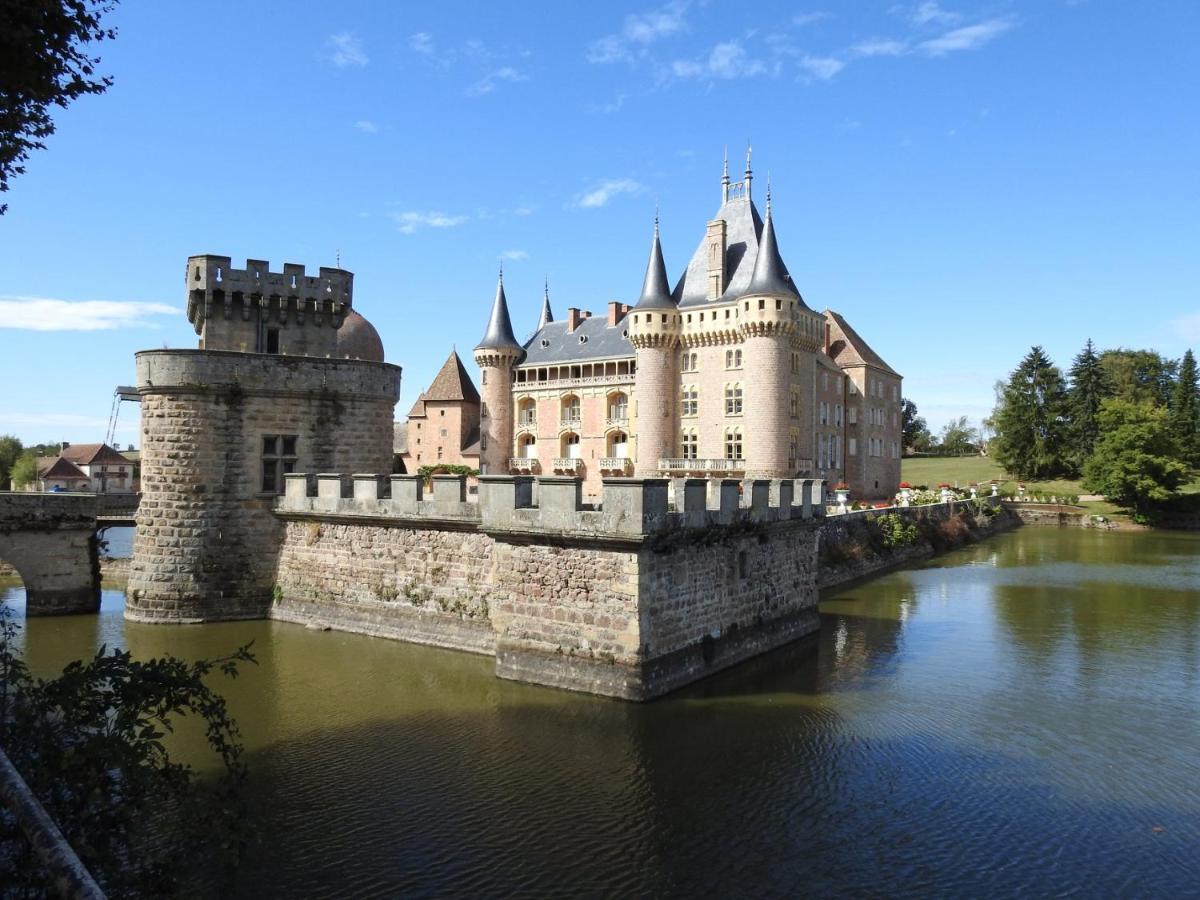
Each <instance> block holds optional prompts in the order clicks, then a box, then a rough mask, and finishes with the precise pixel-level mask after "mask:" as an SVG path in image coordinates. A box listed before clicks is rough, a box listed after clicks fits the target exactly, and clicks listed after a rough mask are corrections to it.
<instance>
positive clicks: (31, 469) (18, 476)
mask: <svg viewBox="0 0 1200 900" xmlns="http://www.w3.org/2000/svg"><path fill="white" fill-rule="evenodd" d="M9 477H10V478H11V479H12V486H13V488H14V489H20V488H23V487H25V486H26V485H27V484H31V483H33V482H34V481H37V455H36V454H35V453H34V452H33V451H32V450H26V451H25V452H24V453H22V454H21V455H20V456H19V457H18V458H17V461H16V462H15V463H13V467H12V470H11V471H10V473H9Z"/></svg>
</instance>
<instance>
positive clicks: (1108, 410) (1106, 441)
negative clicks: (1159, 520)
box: [1083, 398, 1188, 516]
mask: <svg viewBox="0 0 1200 900" xmlns="http://www.w3.org/2000/svg"><path fill="white" fill-rule="evenodd" d="M1099 424H1100V437H1099V439H1098V440H1097V441H1096V448H1095V450H1094V452H1093V453H1092V456H1091V458H1090V459H1089V460H1088V461H1087V464H1086V465H1085V466H1084V467H1083V484H1084V486H1085V487H1086V488H1087V489H1088V490H1091V491H1097V492H1098V493H1102V494H1104V496H1105V497H1107V498H1108V499H1109V500H1111V501H1112V502H1114V503H1117V504H1120V505H1121V506H1126V507H1130V508H1132V509H1133V510H1134V511H1135V512H1136V513H1137V514H1139V515H1141V516H1145V515H1147V514H1148V513H1150V512H1152V510H1153V508H1154V506H1155V505H1156V504H1159V503H1162V502H1164V501H1166V500H1169V499H1171V497H1172V496H1173V495H1174V493H1175V490H1176V489H1177V488H1178V487H1179V486H1180V485H1181V484H1183V483H1184V481H1185V480H1186V479H1187V476H1188V467H1187V466H1186V465H1185V464H1184V463H1183V461H1182V460H1181V459H1180V448H1179V444H1178V443H1177V442H1176V440H1175V436H1174V435H1173V434H1172V433H1171V426H1170V423H1169V422H1168V418H1167V411H1166V410H1165V409H1162V408H1161V407H1155V406H1151V405H1150V404H1147V403H1130V402H1129V401H1128V400H1122V399H1116V398H1111V399H1108V400H1105V401H1104V402H1103V403H1102V404H1101V406H1100V416H1099Z"/></svg>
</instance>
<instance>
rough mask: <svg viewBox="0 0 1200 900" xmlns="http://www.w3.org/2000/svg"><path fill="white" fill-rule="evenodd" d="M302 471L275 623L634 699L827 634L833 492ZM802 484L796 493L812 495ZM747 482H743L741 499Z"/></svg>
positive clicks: (280, 510) (290, 500)
mask: <svg viewBox="0 0 1200 900" xmlns="http://www.w3.org/2000/svg"><path fill="white" fill-rule="evenodd" d="M539 482H540V483H539V484H538V490H537V498H538V502H537V505H536V506H535V505H534V503H533V479H531V478H525V477H519V476H482V477H481V478H480V489H479V497H478V502H471V501H469V500H468V499H467V497H466V493H465V482H464V479H462V478H461V477H456V476H435V478H434V480H433V493H432V495H431V496H427V495H426V494H425V490H424V484H423V482H422V481H421V479H419V478H417V477H414V476H403V475H394V476H391V478H390V479H387V480H384V479H382V478H379V477H376V476H369V475H359V476H354V477H350V476H345V475H338V474H328V475H318V476H315V477H313V476H309V475H304V474H298V475H293V476H290V477H289V478H288V486H287V491H286V494H285V496H284V498H283V499H282V500H281V501H280V502H279V503H278V505H277V508H276V515H277V516H278V518H279V519H280V520H281V521H282V522H283V523H284V529H285V539H284V544H283V550H282V552H281V553H280V555H279V557H278V564H277V568H276V572H275V584H274V595H275V599H274V602H273V604H272V606H271V612H270V614H271V615H272V616H273V617H276V618H280V619H286V620H288V621H295V622H304V623H312V624H314V625H316V626H317V627H332V628H338V629H343V630H349V631H357V632H362V633H367V634H375V635H380V636H385V637H395V638H400V639H404V640H411V641H417V642H420V643H429V644H435V645H438V646H445V647H454V648H456V649H463V650H471V651H475V652H488V653H494V654H495V655H496V672H497V675H499V676H500V677H502V678H509V679H514V680H521V681H528V682H534V683H538V684H546V685H552V686H555V687H562V688H567V689H571V690H580V691H587V692H590V693H597V694H602V695H607V696H614V697H621V698H624V699H631V700H646V699H650V698H652V697H655V696H659V695H661V694H663V693H666V692H667V691H670V690H673V689H674V688H677V687H679V686H681V685H683V684H686V683H689V682H691V681H694V680H696V679H698V678H701V677H704V676H705V675H708V674H711V673H712V672H715V671H718V670H719V669H722V668H725V667H727V666H730V665H733V664H735V663H737V662H739V661H741V660H743V659H746V658H749V657H750V656H753V655H755V654H757V653H761V652H763V651H765V650H767V649H770V648H772V647H776V646H779V645H781V644H783V643H786V642H787V641H790V640H794V639H796V638H798V637H801V636H802V635H804V634H807V633H809V632H812V631H815V630H816V628H817V623H818V619H817V613H816V602H817V595H816V583H815V582H816V533H817V526H818V523H819V521H820V517H821V516H822V515H823V512H824V510H823V507H822V506H821V503H820V497H821V491H822V484H821V483H820V482H819V481H815V480H809V481H806V482H803V483H793V482H791V481H782V482H767V481H760V482H752V483H751V482H747V483H746V484H745V486H744V487H741V486H740V484H739V482H736V481H724V482H712V483H709V482H707V481H705V480H700V479H697V480H689V481H687V482H686V483H683V484H681V485H679V486H678V488H679V489H678V491H677V492H676V496H675V497H674V500H675V502H674V508H672V503H671V500H672V496H671V494H672V492H671V490H670V487H669V484H668V482H667V481H666V480H661V479H609V480H607V481H606V482H605V483H604V493H603V502H602V503H601V504H599V505H598V506H590V505H585V504H584V503H583V502H582V481H581V479H578V478H542V479H539ZM797 484H799V487H800V491H799V494H798V495H797V492H796V487H797ZM739 488H741V490H740V492H739Z"/></svg>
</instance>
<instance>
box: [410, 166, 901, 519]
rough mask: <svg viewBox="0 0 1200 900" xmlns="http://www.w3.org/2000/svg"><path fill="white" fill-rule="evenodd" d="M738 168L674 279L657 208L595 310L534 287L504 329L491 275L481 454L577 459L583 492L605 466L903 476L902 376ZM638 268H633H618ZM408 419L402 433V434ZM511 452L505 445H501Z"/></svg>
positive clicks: (855, 487) (888, 489)
mask: <svg viewBox="0 0 1200 900" xmlns="http://www.w3.org/2000/svg"><path fill="white" fill-rule="evenodd" d="M752 182H753V173H752V171H751V168H750V160H749V156H748V155H747V161H746V171H745V175H744V178H743V179H742V180H741V181H738V182H733V181H731V180H730V177H729V170H728V163H726V168H725V172H724V175H723V177H722V179H721V204H720V206H719V207H718V209H717V211H716V213H715V215H714V216H713V217H712V219H711V220H709V221H708V222H707V223H706V224H705V226H704V232H703V235H702V237H701V238H700V241H699V243H698V244H697V246H696V249H695V252H694V253H693V254H692V256H691V259H690V260H689V261H688V263H687V266H686V267H685V268H684V270H683V272H682V274H681V275H680V276H679V278H678V281H676V282H675V286H674V287H673V288H672V287H671V282H670V278H669V275H668V271H669V270H668V267H667V265H666V260H665V258H664V256H663V250H662V245H661V242H660V235H659V228H660V226H659V222H658V221H657V217H656V220H655V223H654V235H653V240H652V242H651V247H650V258H649V261H648V262H647V265H646V270H645V276H644V278H643V280H642V287H641V291H640V293H639V294H638V296H637V299H636V301H635V302H633V303H625V302H622V301H620V300H614V301H612V302H610V303H609V304H608V309H607V313H606V314H605V315H596V316H593V315H592V314H591V313H590V312H588V311H587V310H584V309H580V308H578V307H569V308H568V309H567V312H566V316H565V317H564V318H563V319H562V320H556V319H555V318H554V316H553V313H552V312H551V309H550V302H549V295H548V292H547V293H546V296H544V298H543V303H542V310H541V315H540V317H539V321H538V325H537V328H536V330H535V331H534V333H533V336H532V337H530V338H529V339H528V340H527V341H524V342H518V341H516V339H515V338H514V337H513V332H512V326H511V323H510V320H509V313H508V306H507V298H506V297H505V294H504V285H503V278H501V281H500V284H499V285H498V287H497V291H496V297H495V300H494V301H493V303H492V310H491V315H490V318H489V321H488V326H487V330H486V332H485V335H484V339H483V340H482V341H481V342H480V344H479V346H478V347H476V349H475V358H476V362H477V363H479V365H480V368H481V372H482V386H483V388H482V389H483V405H482V408H483V415H482V420H481V435H482V444H483V447H482V452H481V457H480V463H481V468H482V469H483V470H484V471H486V472H493V473H500V472H518V473H528V474H538V475H552V474H563V475H578V476H583V478H584V493H585V494H586V495H589V496H596V495H598V494H599V492H600V484H601V479H602V478H605V477H611V476H620V475H636V476H639V477H661V476H673V477H680V476H696V477H731V478H768V479H770V478H794V477H813V478H822V479H824V480H825V481H826V482H827V484H828V485H829V486H830V487H832V486H833V485H834V484H836V483H838V482H841V481H845V482H848V483H849V485H850V488H851V491H852V493H853V494H854V495H855V496H856V497H858V498H868V499H870V498H884V497H890V496H892V495H893V494H894V493H895V492H896V490H897V488H898V486H899V481H900V452H901V447H900V442H901V437H900V435H901V430H900V386H901V376H900V375H899V374H898V373H897V372H896V371H895V370H894V369H892V368H891V367H890V366H888V365H887V363H885V362H884V361H883V359H882V358H881V357H880V356H879V355H878V354H877V353H876V352H875V351H874V350H873V349H871V347H870V346H869V345H868V344H867V343H866V341H865V340H863V339H862V337H861V336H860V335H859V334H858V333H857V332H856V331H855V330H854V329H853V328H851V327H850V325H849V324H848V323H847V321H846V319H845V317H844V316H842V315H841V314H840V313H836V312H832V311H830V310H825V311H824V312H816V311H815V310H814V309H813V308H812V307H810V306H809V305H808V303H807V302H806V301H805V299H804V297H803V296H802V295H801V293H800V290H799V288H798V287H797V285H796V282H795V280H794V279H793V277H792V274H791V273H790V271H789V269H788V266H787V265H786V264H785V263H784V260H783V254H782V251H781V249H780V245H781V241H780V238H779V235H778V233H777V231H776V221H775V217H774V215H773V213H772V208H771V192H770V187H769V186H768V189H767V196H766V206H765V215H761V214H760V213H759V210H758V207H757V206H756V205H755V202H754V198H753V196H752ZM632 283H633V284H636V282H632ZM411 436H412V435H411V432H410V435H409V437H410V440H411ZM506 457H507V458H506Z"/></svg>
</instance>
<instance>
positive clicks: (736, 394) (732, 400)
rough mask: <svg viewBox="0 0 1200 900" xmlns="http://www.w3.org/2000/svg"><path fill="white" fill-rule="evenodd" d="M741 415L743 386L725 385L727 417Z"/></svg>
mask: <svg viewBox="0 0 1200 900" xmlns="http://www.w3.org/2000/svg"><path fill="white" fill-rule="evenodd" d="M741 414H742V386H741V385H740V384H727V385H725V415H727V416H740V415H741ZM739 458H740V457H739Z"/></svg>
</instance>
